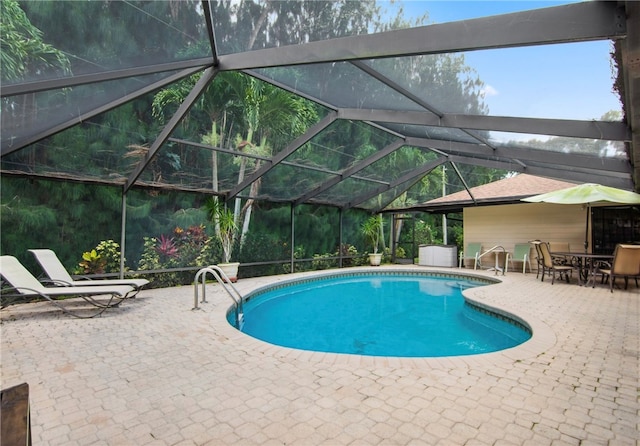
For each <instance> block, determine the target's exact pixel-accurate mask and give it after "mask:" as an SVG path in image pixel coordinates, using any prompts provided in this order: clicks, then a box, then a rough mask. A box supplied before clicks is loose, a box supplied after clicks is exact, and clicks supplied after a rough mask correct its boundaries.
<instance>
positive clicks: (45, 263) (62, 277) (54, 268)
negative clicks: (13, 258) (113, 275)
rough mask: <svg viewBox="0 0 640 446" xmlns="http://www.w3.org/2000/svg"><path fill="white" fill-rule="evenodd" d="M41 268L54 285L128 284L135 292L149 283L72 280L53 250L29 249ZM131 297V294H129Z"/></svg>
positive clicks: (130, 280) (129, 280)
mask: <svg viewBox="0 0 640 446" xmlns="http://www.w3.org/2000/svg"><path fill="white" fill-rule="evenodd" d="M29 251H30V252H31V253H32V254H33V255H34V256H35V257H36V260H37V261H38V263H39V264H40V266H41V267H42V270H43V271H44V272H45V274H46V275H47V276H49V279H51V281H52V282H53V283H55V284H56V285H60V286H105V285H129V286H131V287H133V288H135V290H136V294H137V293H138V292H139V291H140V289H141V288H142V287H143V286H145V285H146V284H148V283H149V281H148V280H146V279H99V280H74V279H73V277H71V275H70V274H69V273H68V272H67V270H66V269H65V267H64V265H63V264H62V262H61V261H60V259H58V256H57V255H56V253H55V252H53V251H52V250H50V249H30V250H29ZM130 297H132V296H130Z"/></svg>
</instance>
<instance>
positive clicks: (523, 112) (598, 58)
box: [385, 0, 621, 120]
mask: <svg viewBox="0 0 640 446" xmlns="http://www.w3.org/2000/svg"><path fill="white" fill-rule="evenodd" d="M398 3H401V4H402V6H403V8H404V11H405V17H407V18H409V17H420V16H422V15H423V14H424V13H425V12H428V14H429V22H428V23H429V24H431V23H443V22H449V21H456V20H464V19H471V18H477V17H483V16H490V15H497V14H507V13H511V12H519V11H525V10H529V9H539V8H545V7H553V6H558V5H562V4H567V3H573V2H572V1H562V2H559V1H551V0H549V1H506V0H505V1H480V0H478V1H456V0H449V1H418V0H405V1H402V2H395V3H392V4H389V5H386V6H385V7H386V8H388V9H389V10H393V9H394V8H397V6H398ZM611 49H612V44H611V42H610V41H608V40H607V41H596V42H581V43H571V44H556V45H544V46H538V47H521V48H508V49H498V50H482V51H468V52H466V53H464V55H465V62H466V64H467V65H468V66H470V67H473V68H474V69H475V70H476V71H477V73H478V75H479V77H480V79H481V80H482V81H484V83H485V84H486V87H485V103H486V104H487V105H488V106H489V114H491V115H495V116H522V117H534V118H555V119H580V120H593V119H595V120H598V119H600V118H601V117H602V115H603V114H604V113H606V112H608V111H610V110H618V111H620V110H621V105H620V101H619V99H618V97H617V95H616V94H615V93H613V91H612V85H613V74H612V69H611V62H610V56H609V54H610V52H611Z"/></svg>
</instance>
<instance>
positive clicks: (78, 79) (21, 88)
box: [0, 58, 213, 98]
mask: <svg viewBox="0 0 640 446" xmlns="http://www.w3.org/2000/svg"><path fill="white" fill-rule="evenodd" d="M212 64H213V60H212V59H211V58H204V59H192V60H183V61H180V62H170V63H163V64H156V65H146V66H143V67H134V68H125V69H122V70H111V71H104V72H100V73H91V74H79V75H76V76H73V77H64V78H60V79H48V80H45V81H34V82H24V83H20V84H12V85H2V86H0V97H3V98H4V97H8V96H16V95H19V94H31V93H37V92H40V91H47V90H59V89H61V88H70V87H77V86H78V85H87V84H95V83H96V82H108V81H113V80H117V79H127V78H132V77H140V76H148V75H151V74H157V73H166V72H167V71H177V70H187V69H191V70H192V71H193V72H197V71H200V70H203V69H205V68H207V67H208V66H211V65H212Z"/></svg>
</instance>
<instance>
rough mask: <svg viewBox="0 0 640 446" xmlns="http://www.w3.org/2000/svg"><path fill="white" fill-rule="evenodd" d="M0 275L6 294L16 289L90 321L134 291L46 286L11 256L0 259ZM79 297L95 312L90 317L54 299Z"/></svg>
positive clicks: (123, 287)
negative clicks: (94, 309) (92, 307)
mask: <svg viewBox="0 0 640 446" xmlns="http://www.w3.org/2000/svg"><path fill="white" fill-rule="evenodd" d="M0 275H1V276H2V277H3V278H4V280H5V281H6V282H8V283H9V284H10V285H11V288H7V289H3V297H4V294H5V293H7V292H8V293H10V292H11V291H12V290H15V291H16V292H17V293H19V294H20V295H22V296H25V297H29V296H31V297H42V298H44V299H46V300H48V301H49V302H51V303H52V304H53V305H55V306H56V307H58V308H59V309H60V310H62V311H63V312H65V313H68V314H70V315H72V316H75V317H79V318H89V317H94V316H97V315H99V314H102V312H104V311H105V310H106V309H107V308H111V307H115V306H117V305H118V304H119V303H120V302H122V300H123V299H125V298H127V297H128V296H129V295H130V294H131V293H134V292H135V289H134V288H133V287H130V286H128V285H103V286H86V287H84V286H74V287H45V286H44V285H43V284H42V283H40V282H39V281H38V279H36V278H35V277H34V276H33V274H31V273H30V272H29V270H27V269H26V268H25V267H24V266H23V265H22V263H20V261H19V260H18V259H16V258H15V257H13V256H1V257H0ZM104 295H106V296H110V298H109V299H108V300H107V301H106V302H101V301H97V300H96V299H94V297H95V296H104ZM74 296H78V297H82V298H83V299H84V300H85V301H86V302H88V303H89V304H91V305H92V306H94V307H95V308H96V309H97V310H96V311H95V312H92V313H90V314H89V315H84V314H79V313H77V312H75V311H71V310H69V309H67V308H66V307H65V306H63V305H62V304H61V303H60V302H59V301H57V300H55V299H56V298H59V297H74Z"/></svg>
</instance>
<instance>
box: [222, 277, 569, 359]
mask: <svg viewBox="0 0 640 446" xmlns="http://www.w3.org/2000/svg"><path fill="white" fill-rule="evenodd" d="M371 272H372V270H371V267H353V268H343V269H341V270H338V271H336V270H331V271H320V272H312V273H309V272H307V273H295V274H293V275H287V276H286V279H281V280H276V281H275V282H274V283H275V284H276V287H277V286H286V285H287V284H290V283H293V282H299V281H300V280H302V281H304V279H305V278H308V277H313V278H314V279H319V278H325V277H331V276H336V275H350V274H354V275H355V274H362V273H371ZM384 272H385V273H394V272H399V273H408V272H413V273H415V274H417V275H418V274H429V275H443V276H447V277H461V276H462V277H469V278H473V279H479V280H482V281H486V282H493V283H489V284H487V285H486V286H482V287H476V288H469V289H466V290H463V292H462V294H463V296H464V298H465V300H466V301H467V302H469V303H471V304H472V305H476V306H478V307H480V308H484V309H486V310H488V311H491V312H494V313H497V314H500V315H503V316H505V317H508V318H511V319H514V320H516V321H517V322H520V323H522V324H523V325H525V326H526V327H528V328H529V329H530V330H531V338H530V339H528V340H527V341H525V342H523V343H522V344H519V345H517V346H515V347H511V348H508V349H505V350H500V351H497V352H491V353H481V354H476V355H465V356H439V357H423V358H412V357H411V358H409V357H393V356H364V355H355V354H347V353H327V352H315V351H308V350H299V349H294V348H289V347H282V346H278V345H274V344H270V343H268V342H265V341H262V340H259V339H257V338H254V337H252V336H250V335H247V334H245V333H243V332H241V331H239V330H237V329H236V328H234V327H233V326H232V325H231V324H229V322H228V321H227V314H228V312H229V311H230V310H232V308H233V305H231V304H230V305H228V306H224V305H222V306H216V308H215V309H212V312H211V314H210V318H211V319H210V320H211V323H212V324H214V325H215V326H216V327H217V328H218V330H219V332H220V334H221V335H223V336H225V337H226V338H228V339H229V341H231V342H234V343H237V344H238V347H239V348H240V349H242V350H244V351H246V352H247V353H250V352H251V353H253V354H259V355H270V356H274V357H278V358H281V359H286V360H297V361H306V362H309V363H323V364H345V363H346V364H357V365H360V366H362V367H369V368H370V367H376V368H378V367H389V366H401V367H408V368H422V369H424V368H429V369H434V370H435V369H451V368H464V367H466V368H475V367H484V366H486V365H487V364H488V363H490V364H501V363H513V362H519V361H523V360H526V359H528V358H532V357H536V356H538V355H540V354H543V353H544V352H545V351H547V350H548V349H549V348H551V347H552V346H553V345H555V343H556V341H557V339H556V336H555V334H554V332H553V330H552V329H551V327H550V326H548V325H547V324H545V323H544V322H542V321H541V320H539V319H537V318H536V317H534V316H533V315H531V314H529V313H524V312H522V310H516V309H515V308H511V307H510V306H509V305H508V304H504V303H500V304H499V305H497V304H496V303H494V302H491V303H488V302H486V299H487V297H488V296H489V294H488V293H490V291H491V289H492V288H493V287H496V286H500V285H501V284H502V280H500V278H499V276H496V277H490V276H487V275H482V274H474V273H468V272H461V271H460V270H447V269H431V268H429V269H425V268H422V269H419V270H418V269H416V268H415V267H414V266H407V267H398V266H396V265H394V266H391V267H385V268H384ZM293 276H295V277H293ZM274 283H271V284H267V285H265V284H254V285H253V287H250V288H248V289H244V290H243V291H244V295H250V294H255V293H257V292H260V291H261V290H262V289H266V288H271V287H273V285H274Z"/></svg>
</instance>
